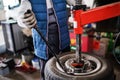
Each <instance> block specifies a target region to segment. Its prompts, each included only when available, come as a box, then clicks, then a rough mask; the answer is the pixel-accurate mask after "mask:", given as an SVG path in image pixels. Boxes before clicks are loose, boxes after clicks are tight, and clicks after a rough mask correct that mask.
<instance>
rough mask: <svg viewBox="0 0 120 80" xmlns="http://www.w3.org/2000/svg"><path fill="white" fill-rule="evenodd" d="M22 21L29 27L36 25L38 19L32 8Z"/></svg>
mask: <svg viewBox="0 0 120 80" xmlns="http://www.w3.org/2000/svg"><path fill="white" fill-rule="evenodd" d="M21 19H22V22H23V23H24V24H25V25H26V26H27V27H28V28H30V29H31V28H33V27H35V25H36V23H37V21H36V18H35V15H34V13H33V12H32V10H29V12H28V11H27V12H26V13H25V14H24V15H23V16H22V17H21Z"/></svg>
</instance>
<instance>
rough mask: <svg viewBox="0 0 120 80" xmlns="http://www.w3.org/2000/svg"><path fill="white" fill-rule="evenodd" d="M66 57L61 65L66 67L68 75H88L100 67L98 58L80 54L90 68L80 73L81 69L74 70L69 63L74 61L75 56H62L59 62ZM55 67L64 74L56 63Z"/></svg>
mask: <svg viewBox="0 0 120 80" xmlns="http://www.w3.org/2000/svg"><path fill="white" fill-rule="evenodd" d="M66 57H67V59H66V60H65V61H64V62H63V63H64V64H63V65H64V66H65V67H66V69H67V71H68V73H72V74H73V75H89V74H92V73H95V72H97V71H99V69H100V68H101V67H102V64H101V61H100V60H99V59H98V58H96V57H94V56H91V55H88V54H82V59H83V60H85V61H86V62H88V63H90V66H92V67H91V68H89V69H88V68H86V69H85V70H84V71H81V69H83V68H75V67H73V66H72V65H71V63H72V62H73V61H74V60H75V54H69V55H65V56H62V57H60V60H62V59H64V58H66ZM56 66H57V68H58V70H60V71H62V72H64V71H63V69H62V68H61V67H60V66H59V65H58V63H57V62H56Z"/></svg>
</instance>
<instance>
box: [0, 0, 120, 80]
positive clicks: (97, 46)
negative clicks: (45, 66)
mask: <svg viewBox="0 0 120 80" xmlns="http://www.w3.org/2000/svg"><path fill="white" fill-rule="evenodd" d="M99 1H100V2H101V4H99ZM116 1H118V2H120V0H113V2H116ZM93 2H94V0H84V4H85V5H87V9H86V11H87V10H89V9H92V8H95V7H98V6H102V5H106V4H108V3H109V4H112V3H113V2H112V0H111V1H109V0H98V2H96V3H95V4H93ZM19 5H20V3H19V0H0V36H1V37H0V80H21V79H22V80H39V79H40V74H39V63H38V58H37V57H36V56H35V55H34V48H33V42H32V36H31V34H32V33H31V30H30V29H23V28H21V27H19V26H18V24H17V22H16V17H17V15H16V14H15V13H17V10H18V9H19V7H18V6H19ZM67 7H68V12H69V14H68V15H69V20H68V24H69V33H70V40H71V46H70V47H71V52H75V50H76V34H75V33H74V28H73V23H72V19H71V15H70V6H69V5H67ZM83 29H84V31H83V34H82V36H81V46H82V49H81V51H82V52H83V53H89V54H94V55H96V56H99V57H102V58H105V59H107V60H108V61H109V62H110V63H111V66H113V68H114V74H115V75H114V76H115V80H120V76H119V75H120V40H119V39H120V33H119V32H120V16H117V17H114V18H111V19H107V20H103V21H99V22H96V23H90V24H87V25H85V26H84V27H83ZM20 66H22V67H20Z"/></svg>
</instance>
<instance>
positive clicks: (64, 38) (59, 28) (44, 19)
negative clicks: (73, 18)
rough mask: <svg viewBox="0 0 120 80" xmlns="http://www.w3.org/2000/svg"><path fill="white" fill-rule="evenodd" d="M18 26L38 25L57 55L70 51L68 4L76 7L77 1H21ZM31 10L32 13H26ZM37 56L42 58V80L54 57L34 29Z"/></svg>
mask: <svg viewBox="0 0 120 80" xmlns="http://www.w3.org/2000/svg"><path fill="white" fill-rule="evenodd" d="M20 2H21V5H20V7H19V11H18V19H17V22H18V25H19V26H21V27H24V28H30V29H31V28H33V27H35V25H38V28H39V29H40V30H41V32H42V34H43V35H44V37H45V38H46V39H47V40H48V41H49V44H50V46H51V48H52V49H53V50H54V52H55V53H57V54H58V53H60V52H62V53H63V52H67V51H70V38H69V31H68V13H67V8H66V3H68V4H69V5H75V3H76V2H75V0H20ZM28 9H30V10H31V13H26V14H25V12H26V11H27V10H28ZM32 37H33V43H34V51H35V55H36V56H37V57H39V58H40V60H39V61H40V74H41V76H40V78H41V79H40V80H45V79H44V67H45V64H46V62H47V61H48V60H49V59H50V58H51V57H52V56H53V55H52V54H51V52H50V51H49V49H48V47H47V45H46V44H45V42H44V41H43V40H42V38H41V37H40V36H39V34H38V33H37V31H36V30H35V29H32Z"/></svg>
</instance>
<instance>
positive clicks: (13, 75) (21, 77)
mask: <svg viewBox="0 0 120 80" xmlns="http://www.w3.org/2000/svg"><path fill="white" fill-rule="evenodd" d="M106 58H107V59H109V61H110V62H111V66H113V67H114V72H115V75H116V80H120V64H118V63H117V62H116V61H115V59H114V57H113V56H112V55H107V56H106ZM5 77H7V78H10V79H13V80H40V75H39V70H38V71H36V72H34V73H24V72H21V71H17V70H15V71H11V72H10V74H8V75H6V76H5ZM0 80H1V79H0ZM3 80H5V79H3Z"/></svg>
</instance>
